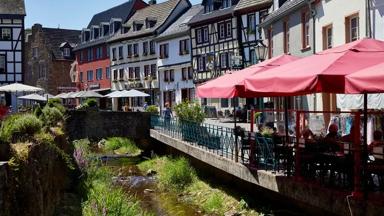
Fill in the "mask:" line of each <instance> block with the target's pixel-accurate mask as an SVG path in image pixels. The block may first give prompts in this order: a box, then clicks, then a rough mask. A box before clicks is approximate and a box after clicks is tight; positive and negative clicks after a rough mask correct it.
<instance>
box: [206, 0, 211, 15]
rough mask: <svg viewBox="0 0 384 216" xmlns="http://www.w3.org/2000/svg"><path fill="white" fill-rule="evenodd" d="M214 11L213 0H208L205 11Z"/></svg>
mask: <svg viewBox="0 0 384 216" xmlns="http://www.w3.org/2000/svg"><path fill="white" fill-rule="evenodd" d="M211 11H213V0H206V2H205V5H204V12H205V13H209V12H211Z"/></svg>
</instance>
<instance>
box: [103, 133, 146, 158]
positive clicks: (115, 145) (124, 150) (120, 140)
mask: <svg viewBox="0 0 384 216" xmlns="http://www.w3.org/2000/svg"><path fill="white" fill-rule="evenodd" d="M103 149H104V151H106V152H113V153H115V154H130V155H139V154H140V153H141V150H140V149H139V148H138V147H137V146H136V145H135V143H134V142H133V141H132V140H130V139H128V138H124V137H111V138H108V139H107V140H106V142H105V146H104V147H103Z"/></svg>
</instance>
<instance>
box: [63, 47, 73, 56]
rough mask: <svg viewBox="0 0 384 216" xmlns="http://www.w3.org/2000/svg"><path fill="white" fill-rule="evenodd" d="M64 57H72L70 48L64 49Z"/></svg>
mask: <svg viewBox="0 0 384 216" xmlns="http://www.w3.org/2000/svg"><path fill="white" fill-rule="evenodd" d="M63 56H64V57H70V56H71V49H69V48H64V50H63Z"/></svg>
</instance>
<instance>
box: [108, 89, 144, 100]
mask: <svg viewBox="0 0 384 216" xmlns="http://www.w3.org/2000/svg"><path fill="white" fill-rule="evenodd" d="M149 96H150V95H149V94H147V93H144V92H141V91H137V90H135V89H131V90H129V91H127V90H123V91H120V92H119V94H118V95H116V96H115V97H117V98H132V97H149Z"/></svg>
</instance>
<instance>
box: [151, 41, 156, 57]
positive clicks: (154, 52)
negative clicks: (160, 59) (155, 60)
mask: <svg viewBox="0 0 384 216" xmlns="http://www.w3.org/2000/svg"><path fill="white" fill-rule="evenodd" d="M149 54H151V55H153V54H156V48H155V42H153V41H150V42H149Z"/></svg>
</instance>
